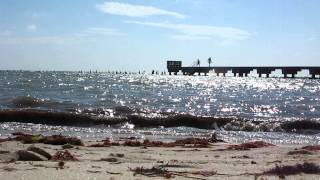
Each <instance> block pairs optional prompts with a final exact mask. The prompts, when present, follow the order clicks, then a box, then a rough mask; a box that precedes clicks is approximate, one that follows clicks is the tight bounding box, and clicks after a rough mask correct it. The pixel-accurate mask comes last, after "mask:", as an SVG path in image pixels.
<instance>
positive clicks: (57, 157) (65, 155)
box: [52, 150, 79, 161]
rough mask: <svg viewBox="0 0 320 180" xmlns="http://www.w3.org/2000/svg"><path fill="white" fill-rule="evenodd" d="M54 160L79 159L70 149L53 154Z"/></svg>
mask: <svg viewBox="0 0 320 180" xmlns="http://www.w3.org/2000/svg"><path fill="white" fill-rule="evenodd" d="M52 160H53V161H79V160H78V159H77V158H76V157H74V155H72V154H71V153H70V152H69V151H68V150H65V151H57V152H56V153H55V154H54V155H53V156H52Z"/></svg>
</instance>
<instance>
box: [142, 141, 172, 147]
mask: <svg viewBox="0 0 320 180" xmlns="http://www.w3.org/2000/svg"><path fill="white" fill-rule="evenodd" d="M142 144H143V145H144V146H145V147H175V146H176V144H175V143H174V142H170V143H166V142H162V141H150V140H148V139H146V140H144V141H143V143H142Z"/></svg>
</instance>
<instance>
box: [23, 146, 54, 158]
mask: <svg viewBox="0 0 320 180" xmlns="http://www.w3.org/2000/svg"><path fill="white" fill-rule="evenodd" d="M27 150H28V151H32V152H35V153H37V154H40V155H42V156H44V157H46V158H47V159H49V160H50V159H51V158H52V156H51V154H49V153H48V152H47V151H45V150H43V149H41V148H38V147H35V146H29V147H28V149H27Z"/></svg>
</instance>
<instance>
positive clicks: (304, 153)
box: [0, 140, 320, 180]
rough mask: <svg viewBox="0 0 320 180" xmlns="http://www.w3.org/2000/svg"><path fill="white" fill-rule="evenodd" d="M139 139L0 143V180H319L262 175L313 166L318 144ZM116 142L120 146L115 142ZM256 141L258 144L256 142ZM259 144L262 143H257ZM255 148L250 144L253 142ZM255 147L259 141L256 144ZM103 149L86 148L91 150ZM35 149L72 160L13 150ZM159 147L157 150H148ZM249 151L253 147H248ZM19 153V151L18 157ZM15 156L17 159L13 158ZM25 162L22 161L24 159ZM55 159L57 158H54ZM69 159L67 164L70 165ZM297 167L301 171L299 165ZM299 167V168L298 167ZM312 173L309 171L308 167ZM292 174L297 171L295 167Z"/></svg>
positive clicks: (299, 175) (313, 175)
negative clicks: (145, 141)
mask: <svg viewBox="0 0 320 180" xmlns="http://www.w3.org/2000/svg"><path fill="white" fill-rule="evenodd" d="M136 142H141V141H139V140H123V141H120V142H119V143H120V146H118V145H116V144H114V145H111V144H109V143H111V142H109V141H108V142H107V145H106V141H99V142H92V141H84V142H83V145H80V146H76V145H70V144H67V145H51V144H44V143H34V144H24V143H23V141H17V140H10V141H3V142H1V143H0V152H1V154H0V160H1V163H0V177H1V178H0V179H7V180H11V179H137V180H138V179H151V178H152V179H165V178H167V179H261V180H262V179H279V178H286V179H319V178H320V174H319V172H318V170H319V169H314V168H317V167H307V168H311V171H310V172H311V173H310V172H307V173H308V174H307V173H303V172H293V174H292V175H290V173H292V172H289V174H285V173H288V172H286V171H292V169H290V168H289V170H288V168H287V169H286V170H284V171H283V172H281V173H283V174H272V173H266V172H268V171H270V170H271V169H274V168H275V167H276V166H279V167H283V166H288V167H289V166H290V167H294V166H296V165H297V164H300V165H301V167H303V163H309V164H312V163H314V164H312V165H315V166H317V165H318V164H317V163H318V162H319V159H320V154H319V152H317V148H318V146H310V147H312V148H310V147H309V149H308V148H307V149H305V148H304V149H302V146H299V145H269V144H267V143H265V144H262V146H261V147H257V148H255V147H253V146H249V145H248V144H247V146H242V145H236V146H234V145H231V144H230V143H226V142H217V143H209V144H208V146H207V147H205V146H202V145H201V144H188V143H186V144H183V145H175V144H162V145H158V144H156V143H153V142H151V143H149V145H146V144H143V143H136ZM117 143H118V142H117ZM256 143H257V142H256ZM260 143H261V142H260ZM253 144H254V143H253ZM257 144H259V142H258V143H257ZM92 145H93V146H99V145H100V146H105V147H89V146H92ZM30 146H31V147H37V148H39V149H41V150H43V151H45V152H47V153H49V154H50V155H53V156H54V154H56V153H57V152H58V151H61V152H66V151H67V152H69V153H70V154H71V156H72V158H74V159H68V157H67V156H66V157H65V158H67V159H64V160H54V157H52V159H51V160H48V159H45V158H44V157H43V156H41V155H40V154H41V153H40V154H37V153H34V154H36V155H38V156H41V157H42V158H43V159H44V160H43V161H30V160H28V159H21V154H20V157H19V155H17V152H19V151H21V150H28V151H27V152H30ZM151 146H160V147H151ZM250 147H253V148H250ZM18 154H19V153H18ZM17 156H18V157H17ZM22 158H23V157H22ZM55 158H57V157H55ZM70 160H71V161H70ZM298 169H299V167H298ZM300 169H303V168H300ZM309 170H310V169H309ZM293 171H296V169H293Z"/></svg>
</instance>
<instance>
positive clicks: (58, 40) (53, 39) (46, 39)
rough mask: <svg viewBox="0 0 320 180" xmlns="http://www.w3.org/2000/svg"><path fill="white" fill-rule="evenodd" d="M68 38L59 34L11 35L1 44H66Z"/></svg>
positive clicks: (3, 39) (2, 40)
mask: <svg viewBox="0 0 320 180" xmlns="http://www.w3.org/2000/svg"><path fill="white" fill-rule="evenodd" d="M65 42H66V38H63V37H59V36H40V37H10V38H2V39H1V41H0V44H13V45H24V44H64V43H65Z"/></svg>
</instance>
